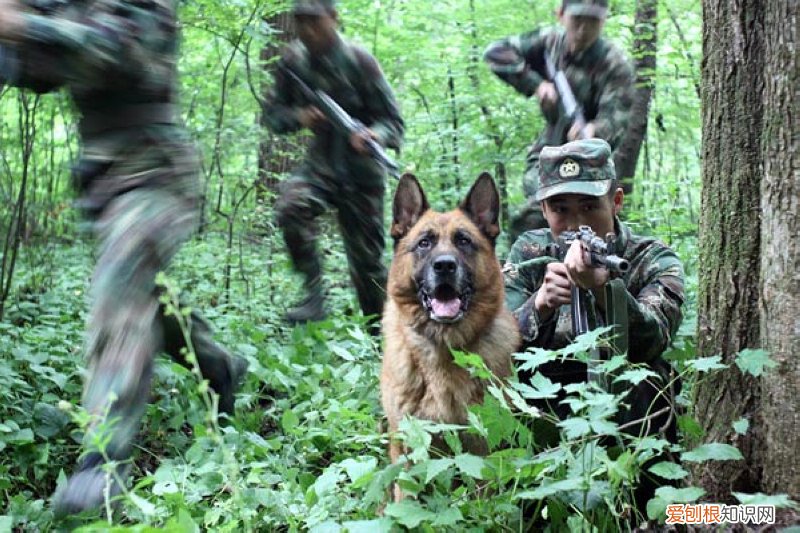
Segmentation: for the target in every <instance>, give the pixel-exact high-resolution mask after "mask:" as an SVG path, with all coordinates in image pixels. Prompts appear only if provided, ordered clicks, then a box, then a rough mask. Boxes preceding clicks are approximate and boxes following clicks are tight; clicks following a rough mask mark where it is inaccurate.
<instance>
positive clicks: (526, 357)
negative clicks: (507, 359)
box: [514, 348, 558, 371]
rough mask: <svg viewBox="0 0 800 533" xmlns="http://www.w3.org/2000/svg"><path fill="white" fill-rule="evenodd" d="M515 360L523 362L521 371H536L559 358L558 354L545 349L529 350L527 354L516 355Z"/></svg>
mask: <svg viewBox="0 0 800 533" xmlns="http://www.w3.org/2000/svg"><path fill="white" fill-rule="evenodd" d="M514 358H515V359H517V360H518V361H523V363H522V364H521V365H519V370H531V371H532V370H536V368H537V367H539V366H540V365H542V364H544V363H548V362H550V361H555V360H556V359H557V358H558V355H557V354H556V352H553V351H551V350H545V349H543V348H529V349H528V351H527V352H525V353H518V354H514Z"/></svg>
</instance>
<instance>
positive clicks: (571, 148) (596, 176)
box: [536, 139, 616, 202]
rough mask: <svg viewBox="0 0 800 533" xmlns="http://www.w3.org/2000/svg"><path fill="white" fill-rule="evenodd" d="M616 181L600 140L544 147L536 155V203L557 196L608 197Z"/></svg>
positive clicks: (610, 160) (609, 158)
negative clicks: (537, 174) (537, 182)
mask: <svg viewBox="0 0 800 533" xmlns="http://www.w3.org/2000/svg"><path fill="white" fill-rule="evenodd" d="M614 178H616V171H615V170H614V160H613V159H611V147H610V146H609V145H608V143H607V142H606V141H604V140H603V139H583V140H580V141H572V142H570V143H567V144H565V145H563V146H545V147H544V148H543V149H542V152H541V153H540V154H539V189H538V190H537V191H536V201H537V202H541V201H542V200H546V199H547V198H550V197H553V196H556V195H559V194H586V195H589V196H603V195H604V194H608V190H609V189H610V188H611V183H612V182H613V180H614Z"/></svg>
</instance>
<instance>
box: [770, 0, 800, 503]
mask: <svg viewBox="0 0 800 533" xmlns="http://www.w3.org/2000/svg"><path fill="white" fill-rule="evenodd" d="M797 6H798V4H797V2H796V0H771V1H769V2H767V9H766V14H765V21H764V27H765V28H767V29H768V30H769V31H767V32H766V33H765V35H764V41H765V43H764V44H765V51H766V56H765V57H766V61H765V62H764V87H763V89H764V93H763V98H764V124H763V126H764V128H763V136H762V144H761V146H762V149H763V154H764V177H763V180H762V183H761V213H762V214H761V298H762V301H761V344H762V346H763V347H764V348H765V349H766V350H767V351H768V352H769V353H770V354H771V356H772V359H773V360H774V361H775V362H777V363H778V366H777V367H776V368H775V370H774V371H772V372H770V373H769V375H767V376H766V377H764V378H763V379H762V383H761V410H762V414H763V417H762V419H763V421H764V426H763V433H764V451H763V454H764V479H763V491H764V492H768V493H774V492H785V493H788V494H789V495H790V496H791V497H792V498H793V499H794V500H800V461H798V458H797V454H798V451H800V318H798V317H800V244H798V242H797V236H798V235H800V215H798V213H800V139H799V138H798V135H797V132H798V125H797V118H798V112H800V110H798V106H797V101H798V95H797V91H798V87H800V75H798V68H797V67H798V64H797V63H798V59H797V45H798V39H797V23H798V9H797Z"/></svg>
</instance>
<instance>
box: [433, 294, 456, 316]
mask: <svg viewBox="0 0 800 533" xmlns="http://www.w3.org/2000/svg"><path fill="white" fill-rule="evenodd" d="M431 308H432V309H433V312H434V314H435V315H436V316H438V317H441V318H453V317H455V316H456V315H458V312H459V311H461V299H460V298H453V299H452V300H439V299H437V298H434V299H432V300H431Z"/></svg>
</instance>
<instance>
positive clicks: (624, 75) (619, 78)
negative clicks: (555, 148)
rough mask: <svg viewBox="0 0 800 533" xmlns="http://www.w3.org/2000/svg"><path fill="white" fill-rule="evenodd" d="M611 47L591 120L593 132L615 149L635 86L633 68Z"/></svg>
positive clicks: (626, 117)
mask: <svg viewBox="0 0 800 533" xmlns="http://www.w3.org/2000/svg"><path fill="white" fill-rule="evenodd" d="M612 50H613V51H614V52H613V53H612V54H611V57H609V58H608V68H607V71H606V73H605V75H604V83H603V84H602V88H601V93H600V98H599V100H598V111H597V116H596V117H595V119H594V121H593V122H594V125H595V136H596V137H599V138H601V139H605V140H606V141H608V144H610V145H611V147H612V149H614V148H616V147H617V146H619V144H620V142H622V138H623V137H624V136H625V132H626V130H627V127H628V119H629V118H630V114H631V107H632V105H633V99H634V91H635V89H634V75H633V68H632V67H631V65H630V63H629V62H628V60H627V59H626V58H625V56H624V55H623V54H622V53H621V52H619V51H618V50H616V49H612Z"/></svg>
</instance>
